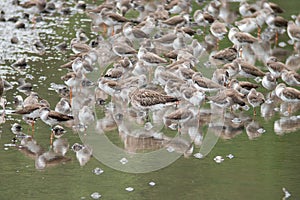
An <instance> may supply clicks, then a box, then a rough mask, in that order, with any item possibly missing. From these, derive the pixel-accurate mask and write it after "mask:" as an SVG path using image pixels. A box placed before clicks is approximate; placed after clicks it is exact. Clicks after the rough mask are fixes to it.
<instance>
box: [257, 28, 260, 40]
mask: <svg viewBox="0 0 300 200" xmlns="http://www.w3.org/2000/svg"><path fill="white" fill-rule="evenodd" d="M260 34H261V28H260V26H257V39H259V40H260Z"/></svg>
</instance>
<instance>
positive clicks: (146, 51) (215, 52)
mask: <svg viewBox="0 0 300 200" xmlns="http://www.w3.org/2000/svg"><path fill="white" fill-rule="evenodd" d="M28 2H30V3H27V4H28V5H27V4H26V5H24V4H23V5H21V6H23V7H25V8H27V7H32V6H36V7H38V9H40V11H45V10H46V8H47V9H49V8H52V7H53V6H54V9H55V6H56V4H55V3H53V2H49V3H47V2H46V1H45V0H31V1H28ZM50 3H51V5H52V4H53V5H52V7H51V6H49V4H50ZM233 4H238V3H236V2H231V1H229V0H213V1H207V2H206V1H195V2H193V1H187V0H171V1H128V0H114V1H107V2H103V3H101V4H100V5H88V4H85V2H83V1H78V2H77V7H79V8H81V9H83V10H85V12H86V13H87V15H88V16H89V17H90V18H91V19H92V22H91V30H92V31H93V32H96V33H99V34H98V35H97V37H96V38H95V39H91V40H90V39H89V38H88V37H87V36H86V33H85V32H84V31H83V30H81V29H80V30H78V31H77V33H76V37H75V38H74V39H72V40H71V42H70V49H71V50H72V52H73V53H74V55H73V56H71V58H72V60H71V61H70V62H68V63H66V64H64V65H62V66H61V67H62V68H65V69H68V73H67V74H66V75H65V76H63V77H62V80H63V81H64V83H65V84H53V85H51V87H52V88H53V89H55V90H56V92H57V93H59V94H60V95H61V96H63V97H62V99H61V101H59V102H58V103H57V105H56V107H55V110H51V109H50V105H49V103H48V102H47V101H46V100H41V99H40V97H39V96H38V94H37V93H35V92H31V93H30V95H28V97H27V98H26V99H24V101H23V100H22V99H21V98H20V97H16V101H18V102H19V103H20V104H19V105H18V106H19V107H18V109H17V110H16V111H15V113H17V114H21V115H23V119H24V120H25V121H26V122H28V123H30V124H31V125H32V126H33V125H34V122H35V120H37V119H41V120H42V121H44V122H45V123H46V124H48V125H49V126H51V128H52V133H51V145H53V142H52V139H53V137H56V138H60V137H61V136H62V135H63V133H64V131H63V128H62V127H61V126H58V124H61V123H62V122H65V121H73V122H75V123H74V124H75V126H73V127H76V128H79V129H80V130H83V131H85V130H86V127H87V126H89V125H91V124H92V123H93V122H95V120H96V118H95V113H94V112H93V109H92V108H93V106H95V105H105V117H104V118H102V119H100V120H98V121H97V122H96V128H97V130H99V132H102V131H103V132H105V131H107V130H111V129H113V128H116V127H117V128H118V130H119V133H120V135H121V137H122V139H124V143H125V148H128V149H129V150H130V151H137V150H138V147H132V145H136V146H138V145H139V144H137V143H135V142H134V141H133V140H132V138H130V137H132V136H133V135H134V137H135V138H140V137H144V138H152V139H154V140H164V141H165V144H166V145H173V146H172V148H173V149H175V150H178V149H179V147H178V148H177V147H175V146H174V145H176V144H177V145H178V143H184V145H182V146H184V148H185V149H184V150H178V151H182V153H184V154H187V153H192V152H193V150H192V149H193V148H192V146H193V143H195V144H197V145H201V140H202V134H201V133H200V131H199V127H200V125H207V124H208V125H209V127H212V128H215V130H216V131H217V132H221V133H223V134H225V136H224V137H225V138H228V137H229V138H230V137H232V136H233V135H234V134H236V133H237V132H241V131H243V130H244V129H245V130H246V132H247V134H248V136H249V138H251V139H252V138H255V137H258V136H260V135H261V134H262V133H263V132H264V129H263V128H262V127H261V126H260V125H259V124H258V123H257V122H256V121H255V118H254V117H253V118H251V117H249V116H248V117H245V116H246V115H245V112H244V110H248V109H249V106H248V105H250V106H251V107H252V108H253V115H254V116H256V115H257V111H256V108H257V107H258V108H260V109H261V112H260V114H261V116H262V117H264V118H266V119H267V118H270V117H272V116H273V115H274V112H275V111H274V108H275V107H276V106H278V105H279V104H282V105H283V106H282V107H283V108H282V110H281V111H282V115H284V116H286V117H290V118H287V119H286V120H288V123H289V124H290V127H289V130H295V128H293V127H295V126H297V124H299V123H298V122H299V117H297V116H291V115H292V114H293V113H295V112H296V111H297V109H298V108H299V106H298V107H297V105H298V104H297V103H299V102H300V91H299V90H298V89H297V87H298V86H300V75H299V73H298V72H297V71H298V70H299V68H300V64H299V63H300V59H299V57H298V53H299V50H300V48H299V47H300V15H298V16H293V17H292V18H291V19H290V20H287V19H284V18H283V17H281V16H280V14H281V13H283V12H284V10H283V9H282V8H280V6H279V5H276V4H274V3H272V2H268V1H266V0H258V1H256V2H255V3H252V4H250V3H248V2H247V1H243V0H242V1H240V3H239V6H238V7H237V8H238V10H233V8H234V6H232V5H233ZM256 31H257V32H256ZM286 32H287V35H288V37H289V39H290V41H289V44H288V45H293V49H292V53H291V55H289V54H288V53H290V52H289V51H288V50H284V49H283V48H280V47H282V46H284V45H287V44H286V42H279V41H280V40H281V38H284V36H282V35H283V34H285V33H286ZM224 40H229V41H227V42H223V41H224ZM88 42H89V43H88ZM225 43H229V44H230V45H229V47H224V48H223V49H219V48H220V47H222V46H224V45H223V44H225ZM62 47H64V48H66V46H65V45H63V44H62V45H60V46H58V49H61V48H62ZM67 47H68V46H67ZM288 56H289V57H288ZM287 57H288V58H287ZM283 59H286V62H285V63H283V62H281V61H280V60H283ZM97 66H99V67H97ZM210 72H211V73H210ZM95 75H97V78H96V79H97V80H92V78H90V77H95ZM89 78H90V79H89ZM21 81H22V80H21ZM0 83H1V84H0V89H1V90H0V93H1V94H2V93H3V88H4V80H1V81H0ZM21 85H22V86H24V85H25V83H24V82H23V83H21ZM94 88H95V89H94ZM18 98H19V99H18ZM286 104H288V106H286V107H285V105H286ZM3 107H4V106H3ZM227 109H228V110H230V112H227V113H226V112H225V111H226V110H227ZM220 111H221V112H220ZM216 113H218V115H220V116H223V117H224V118H225V122H224V123H223V124H221V125H220V124H217V123H214V122H213V120H212V119H213V117H214V115H215V114H216ZM249 119H250V120H249ZM133 123H137V124H139V125H142V126H143V129H138V131H139V133H137V131H135V130H134V127H135V126H133V125H132V124H133ZM291 124H292V125H291ZM158 125H162V126H164V127H168V128H171V129H173V130H177V131H178V132H179V133H180V135H183V134H185V133H188V134H189V135H190V141H181V140H178V141H177V142H174V141H173V142H170V139H169V138H168V137H166V136H163V135H162V134H157V129H156V128H155V126H158ZM16 126H17V125H16ZM274 129H276V130H277V131H278V132H279V133H282V132H284V128H283V121H279V122H276V123H275V124H274ZM33 130H34V127H33ZM276 130H275V132H276ZM14 132H18V131H16V130H15V129H14ZM133 132H134V134H133ZM226 134H227V135H226ZM230 135H231V136H230ZM137 141H139V142H141V141H140V140H136V142H137ZM152 143H153V142H152ZM171 143H172V144H171ZM155 145H156V147H158V146H161V145H162V143H161V142H160V143H159V144H155ZM154 148H155V147H154ZM73 150H74V151H75V152H77V153H78V152H80V151H82V150H85V152H84V153H82V154H84V155H88V156H90V155H91V149H88V147H85V146H84V145H79V144H75V145H73ZM60 155H62V154H60ZM52 156H53V155H52ZM63 156H64V154H63ZM51 158H52V157H51ZM40 159H43V158H40ZM49 160H50V159H49ZM87 160H88V159H85V158H82V160H81V164H83V165H84V164H85V163H86V162H87ZM42 166H43V165H42ZM38 168H42V167H41V166H39V167H38Z"/></svg>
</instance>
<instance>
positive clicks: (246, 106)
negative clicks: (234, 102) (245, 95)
mask: <svg viewBox="0 0 300 200" xmlns="http://www.w3.org/2000/svg"><path fill="white" fill-rule="evenodd" d="M242 108H243V109H244V110H246V111H247V110H249V109H250V107H249V106H248V105H245V106H243V107H242Z"/></svg>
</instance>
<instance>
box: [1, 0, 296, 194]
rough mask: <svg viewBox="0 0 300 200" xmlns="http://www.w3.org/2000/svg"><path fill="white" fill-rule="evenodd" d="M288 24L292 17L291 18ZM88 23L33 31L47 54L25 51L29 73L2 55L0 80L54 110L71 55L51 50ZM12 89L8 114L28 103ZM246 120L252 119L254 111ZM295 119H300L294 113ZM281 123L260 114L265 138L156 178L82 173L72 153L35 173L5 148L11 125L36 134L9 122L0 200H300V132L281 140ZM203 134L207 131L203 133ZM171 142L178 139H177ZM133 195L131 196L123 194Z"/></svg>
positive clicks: (78, 17) (290, 5)
mask: <svg viewBox="0 0 300 200" xmlns="http://www.w3.org/2000/svg"><path fill="white" fill-rule="evenodd" d="M7 2H9V1H8V0H7V1H2V2H1V3H0V5H2V3H7ZM274 2H276V1H274ZM278 3H280V2H279V1H278ZM280 4H281V5H282V6H283V8H284V9H285V10H286V11H287V13H295V14H298V13H296V12H298V10H297V9H296V7H297V6H298V7H299V5H300V4H299V2H298V0H293V1H288V2H285V3H284V4H283V3H282V2H281V3H280ZM296 5H297V6H296ZM298 7H297V8H298ZM284 16H285V17H288V14H285V15H284ZM85 18H86V16H85V15H84V14H83V13H80V11H78V13H76V14H74V16H72V17H70V19H69V20H67V21H62V22H61V27H58V28H57V27H55V26H54V25H52V23H54V21H57V20H58V18H55V16H50V17H49V19H48V24H50V25H49V26H48V27H45V26H42V24H41V23H40V24H39V23H37V25H36V26H37V27H36V31H33V32H32V33H31V32H30V33H26V34H27V35H32V38H34V37H38V36H39V37H40V38H41V40H42V41H43V42H44V44H46V46H48V45H49V46H50V47H48V48H46V49H45V53H44V54H42V55H39V54H36V53H34V52H28V51H30V50H28V49H26V50H25V51H26V52H28V53H27V55H28V57H27V58H28V60H29V62H28V63H29V67H28V68H26V69H25V70H20V71H18V70H16V69H14V68H12V67H11V64H12V63H13V62H14V61H15V59H16V58H19V57H20V55H19V54H10V53H12V52H13V50H12V49H10V48H7V51H5V53H4V51H3V52H2V53H1V54H2V55H5V57H2V59H3V60H1V61H4V60H5V62H2V63H3V64H1V70H3V73H2V74H1V76H3V77H5V78H7V80H8V81H12V82H13V83H15V82H16V81H17V78H18V77H27V78H28V79H27V81H28V82H31V83H32V84H33V90H34V91H38V93H39V95H40V96H41V97H42V98H45V99H47V100H48V101H49V102H50V104H51V108H52V109H53V108H54V105H55V104H56V102H57V101H58V100H59V99H60V98H59V97H58V95H57V94H56V92H55V91H53V90H49V89H48V88H49V87H50V83H52V82H55V83H61V84H62V83H63V82H62V81H61V80H60V76H62V75H64V74H65V73H66V72H67V71H66V70H57V69H58V66H59V65H61V64H64V63H65V62H67V61H68V59H67V56H66V55H69V54H68V53H65V54H61V53H58V52H55V50H54V48H53V46H54V45H56V44H58V43H59V42H61V41H63V40H65V41H67V43H69V42H70V40H71V38H73V37H75V30H76V27H79V26H80V27H82V28H83V29H85V30H86V31H87V32H88V31H89V20H84V19H85ZM86 19H88V18H86ZM2 25H3V24H2V22H1V23H0V26H1V29H3V27H2ZM11 25H12V24H11ZM39 25H41V26H42V27H43V28H42V27H39ZM5 30H7V29H5ZM20 34H21V33H20ZM89 36H90V35H89ZM91 37H93V35H91ZM30 38H31V37H30ZM9 39H10V37H9ZM221 45H226V44H225V43H224V44H221ZM41 77H42V78H41ZM30 78H32V79H30ZM15 88H16V85H14V89H12V90H9V91H7V92H6V93H5V96H6V98H7V101H8V105H7V109H8V110H10V109H11V110H12V109H14V107H13V105H12V104H11V102H12V99H13V95H16V94H21V95H22V96H25V95H23V94H22V93H20V92H18V91H16V89H15ZM96 111H97V113H100V114H99V118H101V117H102V112H103V110H102V109H101V108H97V110H96ZM259 113H260V112H259ZM246 114H247V115H248V116H249V117H252V109H251V110H249V111H247V112H246ZM297 114H299V112H298V113H295V115H297ZM280 117H281V116H280V114H279V113H278V112H277V113H275V115H274V116H273V117H272V118H271V119H269V120H266V119H264V118H262V117H260V114H258V116H256V118H255V121H257V122H259V123H260V125H262V126H263V128H264V129H265V130H266V132H265V133H263V134H262V136H260V137H258V138H256V139H254V140H249V138H248V136H247V134H246V131H245V130H243V131H242V132H238V133H237V135H234V137H233V138H232V139H228V137H231V136H230V135H229V136H228V135H227V136H224V137H221V138H220V139H219V140H218V142H217V144H216V145H215V146H214V148H213V149H212V151H211V152H210V153H209V154H208V155H207V156H206V157H205V158H203V159H197V158H195V157H193V156H191V157H189V158H184V157H180V158H179V159H178V160H176V161H175V162H173V163H172V164H171V165H169V166H167V167H165V168H163V169H160V170H158V171H154V172H150V173H141V174H131V173H125V172H120V171H117V170H114V169H112V168H110V167H108V166H106V165H104V164H103V163H101V162H99V161H98V160H97V159H95V158H91V160H90V161H89V162H88V163H87V164H86V165H85V166H82V167H81V166H80V165H79V163H78V161H77V160H76V157H75V153H74V152H72V151H71V150H69V151H68V153H67V154H66V156H67V157H68V158H71V161H68V162H66V163H59V164H57V165H55V166H49V167H47V168H46V169H44V170H36V169H35V164H34V158H32V157H30V155H28V154H26V152H24V151H21V150H18V149H17V148H15V147H6V146H5V144H9V143H11V139H12V138H13V135H12V133H11V131H10V128H11V124H13V123H14V122H17V121H19V122H20V123H21V124H22V126H23V129H24V132H26V133H30V131H31V130H30V129H31V128H30V127H29V126H28V125H27V124H26V123H25V122H24V121H23V120H22V118H21V117H20V116H16V115H8V116H7V118H6V122H5V123H4V124H1V133H0V146H1V147H2V148H1V149H0V157H1V163H0V176H1V179H0V199H41V198H43V199H91V197H90V195H91V194H92V193H94V192H99V193H100V194H101V195H102V197H101V198H102V199H139V200H140V199H279V198H282V197H283V196H284V192H283V191H282V188H286V189H287V190H288V191H289V192H290V193H291V195H292V196H291V198H290V199H298V198H299V197H300V191H299V186H300V175H299V170H298V166H299V164H300V161H299V159H300V154H299V153H298V152H299V150H300V140H299V129H298V130H297V131H296V132H291V133H287V134H282V135H277V134H276V133H275V132H274V122H275V121H276V120H279V119H280ZM66 129H67V131H68V132H67V134H66V135H65V138H67V139H68V141H69V143H70V145H72V144H74V143H75V142H79V143H81V141H80V138H79V136H78V133H77V132H73V131H72V129H71V128H66ZM205 129H207V127H205V128H204V131H205ZM230 133H232V134H234V133H233V132H230ZM49 135H50V130H49V126H47V125H45V124H44V123H43V122H41V121H39V120H38V121H37V123H36V128H35V135H34V138H35V140H36V141H37V142H38V144H40V145H41V146H42V147H43V148H44V149H45V150H47V149H48V148H49ZM107 135H108V137H109V139H110V140H111V141H112V142H113V143H114V144H116V145H118V146H120V147H122V146H123V143H122V141H121V139H120V137H119V134H118V133H117V132H116V131H114V132H109V133H107ZM171 135H173V136H174V132H173V133H171ZM87 139H89V138H87ZM197 152H199V148H196V149H194V152H193V154H194V153H197ZM229 154H232V155H233V156H234V157H233V158H232V159H229V158H227V157H226V155H229ZM218 155H220V156H222V157H223V158H224V161H223V162H222V163H216V162H215V161H214V158H215V157H216V156H218ZM96 167H100V168H101V169H103V171H104V172H103V173H102V174H100V175H95V174H94V173H93V170H94V169H95V168H96ZM151 181H152V182H155V185H154V186H150V185H149V183H150V182H151ZM128 187H132V188H134V190H133V191H132V192H129V191H126V190H125V189H126V188H128Z"/></svg>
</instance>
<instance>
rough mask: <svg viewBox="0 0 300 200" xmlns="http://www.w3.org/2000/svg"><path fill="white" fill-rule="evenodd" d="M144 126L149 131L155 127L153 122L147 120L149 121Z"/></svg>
mask: <svg viewBox="0 0 300 200" xmlns="http://www.w3.org/2000/svg"><path fill="white" fill-rule="evenodd" d="M144 128H145V130H147V131H149V130H150V129H152V128H153V125H152V124H151V122H147V123H146V124H145V125H144Z"/></svg>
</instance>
